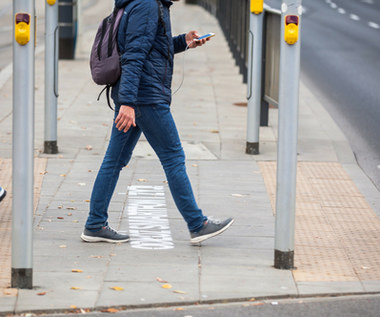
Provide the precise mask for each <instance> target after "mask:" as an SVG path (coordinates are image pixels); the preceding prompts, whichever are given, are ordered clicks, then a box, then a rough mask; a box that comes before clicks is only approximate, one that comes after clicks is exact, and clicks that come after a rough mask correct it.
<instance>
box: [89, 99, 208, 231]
mask: <svg viewBox="0 0 380 317" xmlns="http://www.w3.org/2000/svg"><path fill="white" fill-rule="evenodd" d="M119 108H120V106H116V109H115V118H116V117H117V115H118V113H119ZM135 114H136V127H131V128H130V129H129V130H128V131H127V132H126V133H124V132H123V131H119V130H118V129H116V125H115V123H114V124H113V127H112V134H111V139H110V142H109V145H108V149H107V152H106V154H105V157H104V160H103V163H102V165H101V167H100V170H99V172H98V175H97V177H96V180H95V184H94V188H93V190H92V195H91V202H90V214H89V216H88V219H87V222H86V228H87V229H89V230H92V231H95V230H98V229H100V228H101V227H103V226H106V225H107V219H108V213H107V210H108V206H109V203H110V200H111V197H112V194H113V192H114V190H115V186H116V183H117V180H118V179H119V174H120V171H121V170H122V168H123V167H124V166H126V165H127V164H128V162H129V160H130V159H131V156H132V152H133V149H134V148H135V146H136V143H137V141H138V140H139V138H140V135H141V132H143V133H144V135H145V137H146V139H147V140H148V142H149V144H150V145H151V146H152V148H153V149H154V151H155V152H156V154H157V156H158V157H159V159H160V161H161V164H162V166H163V168H164V170H165V174H166V178H167V180H168V184H169V188H170V191H171V193H172V196H173V198H174V201H175V203H176V206H177V208H178V210H179V211H180V213H181V214H182V216H183V218H184V219H185V221H186V222H187V226H188V228H189V231H190V232H196V231H198V230H200V229H201V228H202V226H203V223H204V221H206V220H207V217H205V216H203V214H202V210H200V209H199V208H198V206H197V203H196V201H195V198H194V194H193V190H192V188H191V184H190V181H189V178H188V176H187V173H186V167H185V154H184V151H183V149H182V145H181V141H180V139H179V135H178V132H177V128H176V126H175V123H174V120H173V117H172V115H171V113H170V106H169V105H168V104H159V105H153V106H152V105H146V106H136V108H135Z"/></svg>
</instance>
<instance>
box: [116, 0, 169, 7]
mask: <svg viewBox="0 0 380 317" xmlns="http://www.w3.org/2000/svg"><path fill="white" fill-rule="evenodd" d="M132 1H138V0H115V7H116V8H122V7H125V6H126V5H127V4H128V3H130V2H132ZM160 1H161V2H162V3H163V4H165V5H167V6H170V5H172V1H171V0H160Z"/></svg>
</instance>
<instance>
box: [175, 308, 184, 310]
mask: <svg viewBox="0 0 380 317" xmlns="http://www.w3.org/2000/svg"><path fill="white" fill-rule="evenodd" d="M174 310H185V308H183V307H177V308H176V309H174Z"/></svg>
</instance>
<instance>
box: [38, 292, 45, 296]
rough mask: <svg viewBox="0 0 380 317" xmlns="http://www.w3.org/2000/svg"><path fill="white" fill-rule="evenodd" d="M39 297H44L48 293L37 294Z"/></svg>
mask: <svg viewBox="0 0 380 317" xmlns="http://www.w3.org/2000/svg"><path fill="white" fill-rule="evenodd" d="M37 295H38V296H44V295H46V292H41V293H37Z"/></svg>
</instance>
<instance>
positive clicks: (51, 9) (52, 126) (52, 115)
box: [44, 0, 59, 154]
mask: <svg viewBox="0 0 380 317" xmlns="http://www.w3.org/2000/svg"><path fill="white" fill-rule="evenodd" d="M58 45H59V39H58V1H55V0H49V1H47V2H46V3H45V143H44V153H46V154H57V153H58V146H57V98H58Z"/></svg>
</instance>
